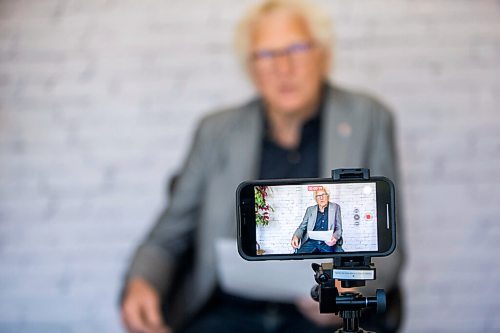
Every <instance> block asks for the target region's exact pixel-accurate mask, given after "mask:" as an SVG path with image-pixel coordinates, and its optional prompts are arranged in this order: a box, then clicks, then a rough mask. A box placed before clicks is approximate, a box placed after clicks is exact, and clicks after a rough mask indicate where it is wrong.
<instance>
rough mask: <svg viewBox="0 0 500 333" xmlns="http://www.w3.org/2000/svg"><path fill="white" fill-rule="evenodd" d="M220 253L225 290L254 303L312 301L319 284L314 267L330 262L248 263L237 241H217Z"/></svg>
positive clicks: (218, 255) (221, 279)
mask: <svg viewBox="0 0 500 333" xmlns="http://www.w3.org/2000/svg"><path fill="white" fill-rule="evenodd" d="M330 234H331V233H330ZM216 253H217V273H218V279H219V284H220V286H221V288H222V290H224V291H225V292H227V293H230V294H232V295H238V296H242V297H247V298H250V299H257V300H259V299H260V300H269V301H279V302H293V301H294V300H296V299H297V298H299V297H310V291H311V287H312V286H313V285H314V284H315V283H316V282H315V281H314V272H313V270H312V269H311V263H313V262H317V263H320V262H328V260H300V261H293V260H291V261H246V260H244V259H243V258H241V257H240V255H239V254H238V250H237V245H236V240H234V239H219V240H217V242H216ZM330 262H331V260H330Z"/></svg>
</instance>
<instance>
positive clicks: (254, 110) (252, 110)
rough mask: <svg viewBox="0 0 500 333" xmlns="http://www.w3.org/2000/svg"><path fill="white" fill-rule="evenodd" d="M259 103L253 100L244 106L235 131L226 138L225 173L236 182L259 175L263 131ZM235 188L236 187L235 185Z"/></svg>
mask: <svg viewBox="0 0 500 333" xmlns="http://www.w3.org/2000/svg"><path fill="white" fill-rule="evenodd" d="M259 105H260V104H259V103H258V102H253V103H251V104H249V105H248V106H247V107H246V110H245V111H244V112H245V113H244V115H243V116H242V119H241V121H240V123H239V124H238V126H237V128H236V131H235V132H234V133H233V134H234V135H232V136H231V137H230V138H228V140H231V142H229V143H228V145H229V154H228V157H229V158H230V160H229V161H228V162H229V165H231V168H227V171H228V172H230V173H231V174H229V175H227V176H228V177H230V178H231V179H234V180H235V181H237V182H238V183H239V182H241V181H243V180H250V179H256V178H257V177H258V176H259V175H258V173H259V165H260V151H261V140H262V131H263V119H262V115H261V111H260V106H259ZM235 189H236V187H235Z"/></svg>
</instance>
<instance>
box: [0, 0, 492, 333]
mask: <svg viewBox="0 0 500 333" xmlns="http://www.w3.org/2000/svg"><path fill="white" fill-rule="evenodd" d="M251 2H252V1H250V0H247V1H230V0H212V1H193V0H188V1H176V0H168V1H159V0H143V1H132V0H125V1H118V0H86V1H76V0H39V1H34V0H18V1H8V0H4V1H0V267H1V268H0V332H37V333H40V332H117V331H120V330H121V324H120V320H119V313H118V311H117V307H116V302H117V294H118V290H119V286H120V282H121V278H122V274H123V271H124V269H125V267H126V264H127V261H128V258H129V256H130V254H131V252H132V251H133V249H134V247H135V246H136V244H137V242H138V241H139V240H140V239H141V238H142V237H143V235H144V234H145V232H146V231H147V230H148V229H149V228H150V226H151V224H152V223H153V220H154V218H155V216H156V214H158V212H159V210H160V209H161V207H163V206H164V205H165V203H166V202H167V201H168V198H167V197H166V195H165V192H166V190H165V184H166V181H167V180H168V179H169V177H170V176H171V175H172V174H173V173H174V172H175V171H176V170H177V169H178V168H179V166H180V163H181V162H182V159H183V157H184V156H185V153H186V149H187V147H188V146H189V144H190V142H191V136H192V133H193V129H194V128H195V126H196V122H197V120H198V119H199V118H200V117H201V116H202V115H204V114H206V113H208V112H210V111H211V110H214V109H216V108H219V107H222V106H227V105H232V104H234V103H238V102H240V101H242V100H244V99H246V98H248V97H249V96H251V95H252V94H253V91H252V88H251V85H250V84H249V83H248V82H247V80H246V78H245V76H244V75H243V73H242V72H241V71H240V68H239V67H238V64H237V62H236V60H235V58H234V57H233V53H232V45H231V39H232V31H233V27H234V24H235V22H236V20H237V18H238V17H239V16H240V15H241V13H242V12H243V10H244V8H246V6H247V5H248V4H250V3H251ZM321 3H322V5H323V6H324V7H325V8H326V9H327V10H328V11H329V12H331V15H332V17H333V18H334V19H335V22H336V38H337V40H336V50H335V57H334V58H335V66H334V68H333V70H332V77H333V78H334V80H336V81H337V82H339V83H342V84H344V85H346V86H349V87H354V88H357V89H360V90H363V91H367V92H370V93H374V94H376V95H377V96H379V97H381V98H382V99H383V100H384V101H385V102H386V103H387V104H388V105H389V106H390V107H391V108H393V109H394V111H395V115H396V120H397V125H398V134H397V138H398V145H399V151H400V156H401V164H402V176H403V186H404V195H403V199H404V204H405V215H406V220H405V222H406V230H405V232H406V239H405V241H406V245H407V247H408V249H409V255H408V259H407V265H406V270H405V275H404V284H405V287H406V300H407V308H406V320H405V326H404V327H405V329H404V331H405V332H470V331H478V332H498V331H500V319H499V317H498V316H497V313H498V312H499V311H500V301H499V299H498V295H499V294H500V265H498V259H497V256H498V254H499V253H500V245H499V244H500V243H499V242H498V239H499V237H500V224H499V223H498V221H499V219H500V205H499V202H500V173H498V171H499V170H500V134H499V133H500V115H499V111H498V110H499V109H500V94H499V92H500V2H499V1H494V0H479V1H469V0H439V1H436V0H420V1H411V0H380V1H362V0H349V1H345V0H344V1H342V0H334V1H326V0H324V1H322V2H321Z"/></svg>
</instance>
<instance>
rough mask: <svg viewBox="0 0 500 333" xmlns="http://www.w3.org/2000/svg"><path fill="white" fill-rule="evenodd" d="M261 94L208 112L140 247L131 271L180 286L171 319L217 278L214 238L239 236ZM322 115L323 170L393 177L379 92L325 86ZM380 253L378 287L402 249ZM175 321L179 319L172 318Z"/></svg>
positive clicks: (324, 173) (183, 314) (387, 119)
mask: <svg viewBox="0 0 500 333" xmlns="http://www.w3.org/2000/svg"><path fill="white" fill-rule="evenodd" d="M261 105H262V101H260V100H258V99H256V100H253V101H251V102H249V103H247V104H245V105H243V106H240V107H237V108H233V109H228V110H225V111H221V112H218V113H215V114H212V115H209V116H207V117H205V118H204V119H203V120H202V121H201V123H200V125H199V127H198V129H197V131H196V135H195V138H194V141H193V143H192V146H191V150H190V152H189V154H188V157H187V159H186V161H185V164H184V166H183V168H182V169H181V173H180V175H179V178H178V181H177V184H176V189H175V191H174V192H173V193H172V195H171V198H170V202H169V205H168V207H167V209H166V210H165V211H164V212H163V214H162V215H161V216H160V218H159V220H158V222H157V223H156V225H155V226H154V228H153V229H152V231H151V232H150V233H149V235H148V236H147V237H146V238H145V240H144V241H143V242H142V244H141V245H140V246H139V247H138V249H137V251H136V252H135V255H134V257H133V260H132V263H131V266H130V268H129V270H128V272H127V276H126V277H127V279H130V278H132V277H142V278H144V279H146V280H148V281H149V282H150V283H151V284H152V285H153V286H154V287H155V288H156V289H157V290H158V291H159V292H160V293H162V294H163V293H165V292H171V291H172V288H176V289H179V288H180V289H179V290H178V293H177V294H178V295H179V297H178V299H177V301H175V302H174V304H173V305H172V307H170V308H169V310H168V311H167V313H168V314H169V316H170V315H171V316H172V318H170V323H172V321H175V322H177V323H178V322H179V321H182V320H185V319H187V318H189V315H190V314H192V313H193V312H195V311H196V310H198V309H199V308H200V307H201V306H202V305H203V304H204V303H205V302H206V300H207V299H208V298H209V296H210V295H211V293H212V292H213V290H214V288H215V286H216V283H217V277H216V262H215V260H216V258H215V249H214V247H215V246H214V245H215V241H216V240H217V239H218V238H220V237H233V238H236V213H235V211H236V210H235V190H236V188H237V186H238V184H239V183H240V182H242V181H244V180H250V179H256V178H257V177H258V170H259V165H260V155H261V154H260V153H261V151H260V149H261V142H262V137H263V119H262V117H263V116H262V112H261ZM323 112H324V113H323V115H322V119H321V138H320V147H319V148H320V176H321V177H330V176H331V170H332V169H336V168H346V167H347V168H350V167H365V168H370V169H371V174H372V175H381V176H386V177H388V178H390V179H392V180H393V181H395V182H396V161H395V145H394V138H393V121H392V117H391V114H390V112H388V110H387V109H386V108H385V107H384V106H383V105H382V104H381V103H379V102H377V101H376V100H375V99H373V98H371V97H369V96H366V95H362V94H358V93H353V92H350V91H346V90H343V89H340V88H337V87H335V86H330V87H329V88H328V91H327V96H326V103H325V107H324V111H323ZM189 248H194V264H193V265H192V267H188V268H189V269H190V274H185V279H184V280H183V283H182V285H177V284H176V285H175V286H173V285H172V280H173V277H174V275H175V272H176V268H179V267H182V269H183V270H186V269H188V268H186V267H183V266H182V265H183V262H180V258H182V256H183V254H184V253H185V252H186V251H187V250H188V249H189ZM399 248H400V247H398V250H396V252H395V253H393V254H392V255H391V256H389V257H386V258H376V259H374V262H375V264H376V267H377V280H376V282H375V283H369V285H370V286H371V287H372V288H370V290H373V288H374V287H378V288H390V287H391V286H393V285H395V284H396V283H397V281H398V279H399V272H400V268H401V262H402V261H401V260H402V259H401V258H402V256H401V251H400V250H399ZM173 324H175V323H173Z"/></svg>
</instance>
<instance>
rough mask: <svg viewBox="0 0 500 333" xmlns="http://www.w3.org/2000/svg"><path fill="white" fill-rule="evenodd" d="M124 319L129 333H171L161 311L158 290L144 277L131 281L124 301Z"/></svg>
mask: <svg viewBox="0 0 500 333" xmlns="http://www.w3.org/2000/svg"><path fill="white" fill-rule="evenodd" d="M121 313H122V320H123V323H124V324H125V326H126V327H127V330H128V332H129V333H170V332H171V331H172V330H171V329H170V328H169V327H168V326H166V325H165V323H164V322H163V318H162V315H161V311H160V296H159V295H158V292H157V291H156V290H155V289H154V288H153V287H152V286H151V285H150V284H149V283H148V282H147V281H146V280H144V279H141V278H133V279H131V280H130V281H129V283H128V285H127V289H126V291H125V297H124V299H123V303H122V311H121Z"/></svg>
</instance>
